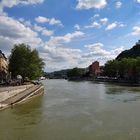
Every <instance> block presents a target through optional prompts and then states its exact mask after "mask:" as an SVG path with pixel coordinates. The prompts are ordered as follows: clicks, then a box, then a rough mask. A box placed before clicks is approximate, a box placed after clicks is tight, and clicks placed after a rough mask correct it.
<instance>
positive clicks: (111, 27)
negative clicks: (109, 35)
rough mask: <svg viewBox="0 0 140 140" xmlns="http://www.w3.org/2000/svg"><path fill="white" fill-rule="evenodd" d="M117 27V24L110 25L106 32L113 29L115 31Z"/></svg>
mask: <svg viewBox="0 0 140 140" xmlns="http://www.w3.org/2000/svg"><path fill="white" fill-rule="evenodd" d="M116 27H117V23H116V22H114V23H111V24H109V25H108V26H107V27H106V30H112V29H114V28H116Z"/></svg>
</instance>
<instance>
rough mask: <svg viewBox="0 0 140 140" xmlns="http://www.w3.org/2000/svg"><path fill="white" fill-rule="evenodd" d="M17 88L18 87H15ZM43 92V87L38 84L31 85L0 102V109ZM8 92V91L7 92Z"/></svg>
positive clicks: (22, 101)
mask: <svg viewBox="0 0 140 140" xmlns="http://www.w3.org/2000/svg"><path fill="white" fill-rule="evenodd" d="M17 88H18V87H17ZM43 93H44V87H43V86H42V85H41V84H40V85H32V86H31V87H29V88H27V89H25V90H23V91H20V92H19V93H17V94H15V95H13V96H11V97H9V98H8V96H7V98H6V99H5V100H3V101H1V102H0V110H3V109H6V108H9V107H13V106H15V105H18V104H21V103H25V102H27V101H28V100H30V99H32V98H35V97H36V96H40V95H42V94H43ZM7 94H8V93H7Z"/></svg>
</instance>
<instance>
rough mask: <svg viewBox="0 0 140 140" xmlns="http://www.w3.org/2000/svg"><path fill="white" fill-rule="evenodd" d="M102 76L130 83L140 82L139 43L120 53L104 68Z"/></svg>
mask: <svg viewBox="0 0 140 140" xmlns="http://www.w3.org/2000/svg"><path fill="white" fill-rule="evenodd" d="M104 75H106V76H108V77H116V78H117V79H123V80H127V81H132V82H139V81H140V41H139V42H138V43H136V45H135V46H133V47H132V48H131V49H129V50H125V51H123V52H121V53H120V54H119V55H118V56H117V58H116V59H115V60H110V61H108V62H107V63H106V64H105V66H104Z"/></svg>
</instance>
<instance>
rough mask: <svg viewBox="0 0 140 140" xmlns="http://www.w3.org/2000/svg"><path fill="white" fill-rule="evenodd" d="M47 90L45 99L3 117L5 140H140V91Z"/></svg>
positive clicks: (76, 86) (64, 85)
mask: <svg viewBox="0 0 140 140" xmlns="http://www.w3.org/2000/svg"><path fill="white" fill-rule="evenodd" d="M43 84H44V86H45V94H44V95H43V96H40V97H37V98H34V99H33V100H31V101H29V102H27V103H26V104H22V105H18V106H16V107H14V108H13V109H7V110H3V111H1V112H0V140H93V139H94V140H109V139H110V140H139V139H140V125H139V124H140V119H139V116H140V111H139V108H140V87H133V88H132V87H121V86H115V85H109V84H104V83H92V82H68V81H66V80H47V81H43Z"/></svg>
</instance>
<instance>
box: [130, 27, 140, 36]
mask: <svg viewBox="0 0 140 140" xmlns="http://www.w3.org/2000/svg"><path fill="white" fill-rule="evenodd" d="M130 35H132V36H136V35H140V27H139V26H134V27H133V31H132V32H131V33H130Z"/></svg>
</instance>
